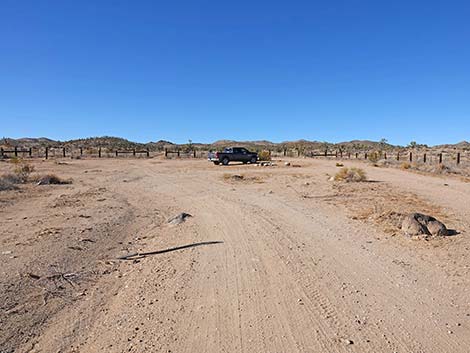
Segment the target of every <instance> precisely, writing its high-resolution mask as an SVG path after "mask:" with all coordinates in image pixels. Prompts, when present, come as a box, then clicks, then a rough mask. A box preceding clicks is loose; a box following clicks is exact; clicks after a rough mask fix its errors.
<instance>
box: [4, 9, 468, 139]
mask: <svg viewBox="0 0 470 353" xmlns="http://www.w3.org/2000/svg"><path fill="white" fill-rule="evenodd" d="M469 19H470V2H469V1H452V0H449V1H433V0H429V1H409V0H408V1H402V0H395V1H380V0H379V1H378V0H344V1H339V0H330V1H326V0H325V1H282V2H281V1H274V0H272V1H244V0H239V1H230V2H227V1H220V0H219V1H196V0H193V1H178V0H173V1H158V0H154V1H144V0H140V1H130V0H129V1H106V0H93V1H88V0H80V1H72V0H58V1H47V0H42V1H36V0H29V1H28V0H21V1H18V0H0V121H1V123H0V135H1V136H9V137H24V136H35V137H38V136H46V137H50V138H54V139H62V140H64V139H70V138H78V137H87V136H100V135H114V136H122V137H125V138H128V139H131V140H135V141H142V142H145V141H150V140H152V141H155V140H159V139H167V140H172V141H175V142H181V143H184V142H186V141H187V140H188V139H192V140H193V141H198V142H211V141H214V140H218V139H238V140H258V139H268V140H272V141H283V140H295V139H301V138H303V139H310V140H328V141H332V142H339V141H343V140H351V139H374V140H379V139H381V138H387V139H388V140H389V141H390V142H393V143H397V144H407V143H408V142H410V141H411V140H416V141H418V142H420V143H427V144H439V143H448V142H458V141H461V140H469V139H470V20H469Z"/></svg>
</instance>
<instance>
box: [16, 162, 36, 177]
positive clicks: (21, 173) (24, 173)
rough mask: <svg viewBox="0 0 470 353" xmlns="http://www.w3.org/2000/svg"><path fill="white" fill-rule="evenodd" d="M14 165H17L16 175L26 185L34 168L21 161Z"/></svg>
mask: <svg viewBox="0 0 470 353" xmlns="http://www.w3.org/2000/svg"><path fill="white" fill-rule="evenodd" d="M13 163H14V164H16V167H15V170H14V172H15V175H16V176H17V177H18V178H19V179H20V180H21V182H22V183H26V182H27V181H28V179H29V176H30V174H31V173H32V172H34V166H32V165H31V164H29V163H26V162H24V161H22V160H19V159H17V160H15V161H14V162H13Z"/></svg>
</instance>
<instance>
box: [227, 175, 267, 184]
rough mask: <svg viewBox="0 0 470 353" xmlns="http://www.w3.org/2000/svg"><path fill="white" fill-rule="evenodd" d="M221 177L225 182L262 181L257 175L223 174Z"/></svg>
mask: <svg viewBox="0 0 470 353" xmlns="http://www.w3.org/2000/svg"><path fill="white" fill-rule="evenodd" d="M223 179H224V180H225V181H226V182H241V181H243V182H252V183H263V180H262V178H261V177H259V176H245V175H243V174H228V173H226V174H224V175H223Z"/></svg>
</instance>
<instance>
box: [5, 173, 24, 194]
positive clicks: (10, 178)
mask: <svg viewBox="0 0 470 353" xmlns="http://www.w3.org/2000/svg"><path fill="white" fill-rule="evenodd" d="M19 183H21V180H20V179H19V178H18V177H17V176H16V175H15V174H4V175H2V176H0V191H7V190H16V189H18V187H17V186H16V184H19Z"/></svg>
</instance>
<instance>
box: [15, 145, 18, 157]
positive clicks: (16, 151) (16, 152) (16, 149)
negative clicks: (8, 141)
mask: <svg viewBox="0 0 470 353" xmlns="http://www.w3.org/2000/svg"><path fill="white" fill-rule="evenodd" d="M15 157H18V147H16V146H15Z"/></svg>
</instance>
